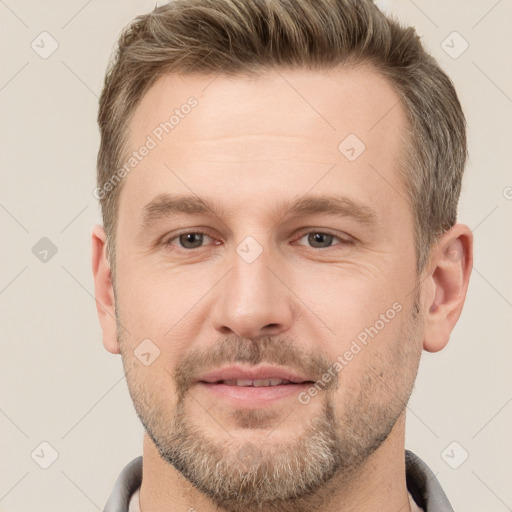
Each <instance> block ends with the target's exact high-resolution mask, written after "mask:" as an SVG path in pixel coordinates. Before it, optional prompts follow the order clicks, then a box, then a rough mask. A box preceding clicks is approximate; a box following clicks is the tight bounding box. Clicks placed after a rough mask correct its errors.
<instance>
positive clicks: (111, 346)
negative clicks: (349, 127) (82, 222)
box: [91, 225, 119, 354]
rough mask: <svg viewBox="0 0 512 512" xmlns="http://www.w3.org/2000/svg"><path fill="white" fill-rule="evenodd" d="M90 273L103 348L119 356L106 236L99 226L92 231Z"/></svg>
mask: <svg viewBox="0 0 512 512" xmlns="http://www.w3.org/2000/svg"><path fill="white" fill-rule="evenodd" d="M91 235H92V273H93V275H94V291H95V299H96V309H97V311H98V317H99V319H100V325H101V330H102V332H103V346H104V347H105V348H106V349H107V350H108V351H109V352H111V353H112V354H119V346H118V342H117V324H116V313H115V301H114V288H113V286H112V279H111V277H112V276H111V273H110V266H109V264H108V258H107V236H106V234H105V230H104V229H103V228H102V227H101V226H98V225H96V226H94V227H93V229H92V233H91Z"/></svg>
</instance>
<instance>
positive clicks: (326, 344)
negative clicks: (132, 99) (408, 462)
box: [92, 66, 472, 512]
mask: <svg viewBox="0 0 512 512" xmlns="http://www.w3.org/2000/svg"><path fill="white" fill-rule="evenodd" d="M191 96H193V97H194V98H196V100H197V105H196V106H195V107H194V108H193V109H192V110H191V111H190V113H189V114H187V115H186V116H183V118H182V119H181V118H180V121H179V123H178V124H177V125H176V126H175V127H174V128H173V129H172V131H171V132H170V133H169V134H166V135H165V136H164V137H163V138H162V141H159V142H158V144H157V145H156V147H154V148H153V149H151V151H150V152H149V153H148V155H147V156H146V157H144V158H143V159H142V161H140V163H138V165H137V167H136V169H134V170H133V171H131V172H130V174H129V175H128V176H127V177H126V178H125V182H124V183H123V185H122V191H121V196H120V203H119V214H118V215H119V216H118V227H117V232H116V258H117V259H116V281H115V294H114V287H113V285H112V276H111V273H110V270H109V265H108V261H107V256H106V250H105V233H104V232H103V229H102V228H101V227H100V226H96V227H95V228H94V230H93V235H92V239H93V240H92V241H93V272H94V276H95V286H96V299H97V303H98V313H99V317H100V322H101V326H102V331H103V342H104V345H105V348H106V349H107V350H108V351H110V352H112V353H114V354H119V353H120V354H121V355H122V360H123V364H124V368H125V372H126V378H127V383H128V387H129V390H130V393H131V396H132V398H133V401H134V405H135V408H136V411H137V414H138V415H139V417H140V419H141V421H142V422H143V424H144V426H145V427H146V431H147V433H146V435H145V438H144V477H143V482H142V487H141V494H140V504H141V509H142V511H143V512H150V511H153V510H166V509H169V510H171V509H172V510H187V509H189V508H190V507H195V508H196V509H197V510H201V511H203V510H204V511H213V510H232V511H241V510H244V511H252V510H283V511H284V510H314V509H317V510H325V511H349V510H358V511H365V510H375V509H376V508H378V510H382V511H385V510H390V511H391V510H393V511H396V510H404V511H405V510H409V508H408V498H407V489H406V485H405V473H404V471H405V468H404V431H405V405H406V403H407V400H408V398H409V395H410V393H411V391H412V388H413V385H414V380H415V377H416V372H417V368H418V364H419V360H420V356H421V352H422V350H423V349H425V350H428V351H431V352H435V351H437V350H440V349H442V348H443V347H444V346H445V345H446V343H447V342H448V338H449V335H450V333H451V331H452V329H453V327H454V325H455V323H456V321H457V319H458V317H459V315H460V312H461V309H462V306H463V302H464V299H465V294H466V290H467V285H468V281H469V275H470V271H471V265H472V235H471V232H470V230H469V229H468V228H467V227H466V226H464V225H461V224H458V225H456V226H454V227H453V228H452V229H451V230H449V231H448V232H446V233H445V234H444V235H443V237H442V238H441V239H440V240H439V242H438V243H437V244H436V245H435V246H434V247H433V248H432V251H431V255H430V260H429V263H428V265H427V267H426V268H425V270H424V271H423V272H422V274H421V275H419V276H418V275H417V273H416V268H415V265H416V254H415V251H414V235H413V214H412V210H411V205H410V204H409V202H408V200H407V195H406V192H405V186H404V183H403V181H402V179H403V178H402V177H401V173H400V159H401V157H402V156H403V153H402V152H403V142H402V137H403V130H406V129H407V119H406V115H405V112H404V110H403V109H402V107H401V106H400V104H399V105H398V106H397V107H396V108H393V109H391V107H392V106H393V105H395V104H397V102H398V101H399V99H398V96H397V95H396V93H395V92H394V91H393V88H392V87H391V86H390V85H389V84H388V83H387V82H386V80H385V79H384V78H382V77H381V76H380V75H379V74H378V73H377V72H376V71H374V70H372V69H371V68H369V67H364V66H358V67H355V68H354V67H352V68H349V67H346V68H340V69H336V70H330V71H318V70H316V71H311V70H298V69H295V70H285V69H280V70H267V71H266V72H265V73H263V74H262V75H261V76H259V77H257V78H247V77H240V76H237V77H231V78H230V77H227V76H223V75H219V76H217V77H213V76H203V75H185V76H181V77H177V76H164V77H162V78H160V79H159V80H158V81H157V82H156V83H155V84H154V85H153V86H152V87H151V89H150V90H149V91H148V92H147V93H146V95H145V96H144V97H143V98H142V101H141V103H140V104H139V106H138V108H137V109H136V111H135V114H134V116H133V118H132V119H131V121H130V127H131V132H130V136H129V139H128V145H127V148H128V150H129V151H128V152H130V151H134V150H137V148H140V146H141V145H142V144H144V142H145V141H146V140H147V137H148V135H150V134H152V133H153V131H154V129H155V127H157V126H158V125H159V124H160V123H161V122H163V121H164V120H166V119H168V118H169V116H170V114H171V113H172V112H173V111H174V110H175V109H177V108H180V106H181V105H183V104H184V103H186V102H187V99H188V98H190V97H191ZM386 112H388V114H387V115H385V116H384V114H385V113H386ZM383 116H384V117H383ZM349 134H356V135H357V137H358V138H359V139H360V140H361V141H363V142H364V144H365V147H366V148H365V150H364V152H362V153H361V154H360V156H359V157H358V158H356V159H355V160H354V161H350V160H349V159H347V158H346V156H345V155H344V154H343V152H342V151H340V150H339V145H340V143H341V142H342V141H343V140H344V139H345V138H346V137H347V136H348V135H349ZM162 194H173V195H187V196H193V197H199V198H203V199H206V200H209V201H211V202H214V203H215V205H216V206H217V208H218V211H215V213H214V212H213V211H211V210H208V211H207V212H204V213H176V212H174V213H173V212H169V211H168V209H167V210H166V209H165V208H163V207H162V206H161V204H162V199H163V196H162ZM320 196H343V197H344V198H346V200H345V203H344V205H345V206H346V205H347V204H348V201H347V199H348V200H349V201H351V203H350V204H351V207H350V208H348V209H347V208H345V210H346V211H345V215H343V216H341V215H333V214H328V213H322V212H319V213H312V212H309V213H307V214H301V215H297V214H295V215H291V214H289V213H287V209H286V205H287V204H289V203H291V202H293V201H295V200H297V199H301V198H318V197H320ZM155 200H156V203H158V204H159V206H153V208H151V209H149V210H150V211H151V212H152V213H153V215H152V216H151V219H149V220H150V222H149V223H148V222H145V211H148V208H147V207H146V206H147V205H148V204H149V203H151V202H152V201H153V205H155V202H154V201H155ZM354 204H356V205H359V206H360V207H361V208H360V209H362V210H364V213H365V214H367V215H366V217H365V218H366V220H363V219H361V218H359V217H357V216H354V215H353V214H354V212H355V208H354V207H353V205H354ZM145 207H146V210H145ZM370 210H371V211H370ZM162 212H163V213H164V214H162ZM157 213H159V215H157ZM368 214H369V215H368ZM147 217H148V216H147V215H146V220H148V219H147ZM370 217H371V218H370ZM197 230H199V231H203V230H204V231H206V233H207V234H206V235H204V237H203V238H202V242H201V237H199V242H198V239H197V238H194V237H193V236H191V235H189V237H181V238H180V237H179V235H184V234H185V233H195V232H197ZM315 233H317V235H315ZM318 233H328V235H324V236H323V237H322V235H318ZM329 234H330V235H333V236H332V237H330V236H329ZM246 237H252V239H253V240H251V241H250V244H251V245H250V246H249V245H245V244H246V243H248V242H247V240H246ZM254 241H256V243H255V242H254ZM192 242H193V243H192ZM242 242H243V243H242ZM241 243H242V245H241V247H242V248H245V249H249V253H250V254H254V251H255V250H256V249H255V247H256V248H258V250H261V254H259V256H258V257H257V258H256V259H255V260H254V261H252V262H250V263H249V262H247V261H246V260H245V259H244V258H243V257H242V256H241V254H243V253H241V252H240V251H239V252H237V247H239V246H240V244H241ZM187 247H188V248H187ZM390 309H392V310H394V312H395V314H393V318H392V319H390V318H389V316H391V313H387V312H389V311H390ZM382 315H384V317H383V316H382ZM379 319H381V323H379V324H377V323H376V322H377V321H378V320H379ZM385 320H387V321H385ZM381 324H382V325H383V327H382V328H380V326H381ZM371 326H374V327H375V326H378V328H377V329H376V330H377V333H376V334H374V336H372V337H369V338H368V341H367V343H366V344H362V343H361V342H359V343H358V345H359V347H360V351H358V352H357V353H356V354H355V355H354V354H353V355H352V357H350V358H349V356H346V352H347V350H348V351H350V349H351V347H352V348H353V347H354V345H353V342H354V340H357V339H358V338H357V337H358V336H359V335H360V334H361V333H362V332H364V331H365V329H368V328H370V327H371ZM144 339H149V340H151V343H152V345H151V346H152V347H153V346H156V347H158V350H159V355H158V357H157V358H156V359H155V360H154V362H152V364H150V365H148V366H146V365H145V364H143V363H141V361H140V360H139V359H138V358H137V357H136V349H137V347H138V346H139V344H140V343H141V341H142V340H144ZM152 350H154V349H152ZM134 351H135V353H134ZM353 352H355V350H353ZM340 357H341V358H343V361H344V363H343V365H342V368H341V369H339V367H336V368H337V369H336V370H333V369H332V368H333V365H334V363H335V362H336V361H338V362H339V361H340ZM228 363H229V364H231V363H233V364H235V363H236V364H238V365H239V366H240V367H244V368H250V367H253V366H254V365H261V364H263V363H270V364H274V365H277V366H281V367H284V368H288V369H290V370H293V371H295V372H296V373H299V374H300V375H303V376H307V377H308V380H311V381H313V382H315V381H318V380H321V379H322V376H323V375H324V374H325V372H326V371H328V370H329V368H331V376H332V379H331V380H330V382H329V384H328V385H325V387H324V388H323V389H321V390H320V391H319V392H318V393H317V394H316V395H315V396H310V400H309V401H308V402H307V403H303V402H304V400H302V402H301V400H299V397H298V392H297V393H296V394H294V395H292V396H289V397H286V398H283V399H281V400H279V401H277V402H275V403H274V404H271V405H270V406H268V407H263V408H262V407H257V406H256V405H254V406H251V405H249V406H245V407H234V406H233V405H232V404H231V403H230V402H228V401H227V400H225V399H222V398H218V397H216V396H214V395H213V394H212V393H211V391H209V390H207V389H204V387H201V386H200V385H198V384H197V383H196V382H195V378H196V377H197V376H198V375H201V374H204V373H205V372H207V371H211V370H215V369H218V368H220V367H221V366H225V365H226V364H228ZM171 505H172V507H171Z"/></svg>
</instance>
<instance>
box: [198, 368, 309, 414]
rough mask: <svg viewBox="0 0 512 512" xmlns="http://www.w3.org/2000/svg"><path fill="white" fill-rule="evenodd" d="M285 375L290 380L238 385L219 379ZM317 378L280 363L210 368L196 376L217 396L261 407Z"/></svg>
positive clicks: (294, 394) (238, 404)
mask: <svg viewBox="0 0 512 512" xmlns="http://www.w3.org/2000/svg"><path fill="white" fill-rule="evenodd" d="M272 378H277V379H282V380H287V381H290V382H289V383H288V384H277V385H276V386H259V387H257V386H236V385H229V384H224V383H222V382H219V381H225V380H232V379H236V380H238V379H240V380H263V379H272ZM313 383H314V381H313V379H311V378H309V377H308V376H303V375H299V374H298V373H296V372H294V371H292V370H289V369H287V368H282V367H279V366H259V367H252V368H243V367H240V366H229V367H224V368H221V369H218V370H214V371H211V372H208V373H206V374H204V375H202V376H201V377H199V378H198V379H197V380H196V383H195V384H196V385H197V386H198V388H200V389H202V390H204V391H205V392H206V393H208V394H210V396H211V395H213V396H214V397H215V398H216V399H217V400H218V399H220V400H223V401H227V402H228V403H229V404H230V405H232V406H234V407H238V408H243V409H260V408H265V407H270V406H271V405H273V404H274V403H276V402H278V401H281V400H283V399H285V398H288V399H290V398H293V397H295V398H297V397H298V395H299V393H301V392H303V391H305V390H306V389H307V388H309V387H310V386H312V385H313Z"/></svg>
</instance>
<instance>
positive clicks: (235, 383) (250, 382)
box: [222, 378, 290, 387]
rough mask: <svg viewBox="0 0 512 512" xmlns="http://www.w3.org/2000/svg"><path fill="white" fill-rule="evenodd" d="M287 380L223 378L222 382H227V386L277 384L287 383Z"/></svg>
mask: <svg viewBox="0 0 512 512" xmlns="http://www.w3.org/2000/svg"><path fill="white" fill-rule="evenodd" d="M289 382H290V381H289V380H285V379H277V378H275V379H259V380H247V379H229V380H223V381H222V384H227V385H228V386H254V387H260V386H277V385H279V384H289Z"/></svg>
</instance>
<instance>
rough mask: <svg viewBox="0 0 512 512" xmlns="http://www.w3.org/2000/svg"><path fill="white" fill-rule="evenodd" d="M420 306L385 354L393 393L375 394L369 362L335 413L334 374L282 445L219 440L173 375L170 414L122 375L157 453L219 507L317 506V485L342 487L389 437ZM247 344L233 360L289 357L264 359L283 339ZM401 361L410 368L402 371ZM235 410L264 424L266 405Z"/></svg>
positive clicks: (249, 510)
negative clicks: (316, 407) (315, 406)
mask: <svg viewBox="0 0 512 512" xmlns="http://www.w3.org/2000/svg"><path fill="white" fill-rule="evenodd" d="M417 311H418V305H417V303H416V302H415V304H414V306H413V311H412V315H411V316H410V319H409V320H410V323H409V324H407V322H406V324H407V325H408V326H409V328H408V329H405V330H404V329H402V331H401V332H400V334H399V336H398V337H399V339H398V340H397V342H395V343H394V344H393V347H394V348H393V349H392V350H393V351H394V352H393V353H392V354H390V357H389V364H390V367H389V368H387V370H388V373H389V372H395V373H396V372H398V374H397V375H396V376H395V378H396V379H402V380H400V382H398V385H396V386H395V392H394V394H392V396H391V397H386V399H385V400H379V399H378V398H376V397H378V396H379V393H380V396H382V394H383V393H385V392H386V389H385V386H383V383H382V382H380V381H381V380H382V377H381V376H379V374H378V373H377V372H376V371H375V370H374V369H372V368H371V367H368V369H367V371H366V373H365V374H364V375H363V376H362V377H361V380H360V381H359V382H358V386H359V389H355V390H354V389H352V390H350V391H349V390H345V396H344V400H345V404H344V405H345V408H344V410H343V414H342V416H341V417H340V415H339V414H338V416H337V414H336V402H335V391H336V388H337V379H336V385H335V386H334V385H333V386H332V387H331V388H330V389H327V390H326V391H325V392H323V393H321V394H320V395H319V396H317V397H315V400H322V401H323V402H322V405H321V410H320V412H319V413H317V414H316V416H315V417H313V418H312V419H311V420H310V421H309V425H308V426H307V427H306V428H305V429H304V432H303V434H302V435H300V436H299V437H296V438H295V439H294V440H293V441H291V442H287V443H286V444H284V443H283V444H280V445H277V444H276V443H273V442H272V439H271V436H268V438H265V439H266V441H265V442H261V443H257V445H255V444H252V443H250V442H244V441H241V440H240V439H239V438H234V437H232V436H231V435H229V436H228V435H227V434H226V440H224V441H219V440H218V436H217V438H216V439H214V438H213V437H212V435H210V434H209V432H208V430H207V429H205V428H202V427H201V425H200V424H197V422H196V423H193V422H192V420H191V415H190V413H189V411H188V409H187V405H188V404H189V403H192V402H193V399H192V398H191V397H188V396H187V387H186V385H185V384H184V383H183V382H182V383H181V384H180V382H179V379H177V378H176V376H175V380H177V382H176V384H177V387H176V389H177V402H176V408H175V411H174V415H173V417H172V421H169V416H166V411H165V408H164V407H161V406H159V405H158V404H162V401H161V400H160V399H159V398H158V397H156V396H155V395H154V394H153V395H152V394H151V390H149V389H143V388H142V387H141V386H140V383H138V382H136V379H135V378H132V379H130V378H129V376H128V374H127V380H128V385H129V389H130V394H131V396H132V399H133V402H134V405H135V409H136V411H137V414H138V416H139V418H140V420H141V422H142V424H143V425H144V428H145V430H146V432H147V433H148V435H149V437H150V438H151V440H152V441H153V443H154V444H155V446H156V448H157V450H158V452H159V454H160V456H161V457H162V459H163V460H164V461H166V462H167V463H168V464H170V465H172V466H173V467H174V468H175V469H176V470H177V471H179V472H180V473H181V474H182V475H183V476H184V477H185V478H186V479H187V480H188V481H189V482H191V483H192V484H193V485H194V486H195V487H196V488H197V489H198V490H199V491H201V492H202V493H203V494H205V495H206V496H208V497H209V498H210V499H211V501H212V502H213V503H215V504H216V505H217V507H219V508H220V509H221V510H225V511H227V512H256V511H276V512H277V511H281V512H288V511H290V512H291V511H295V512H302V511H306V510H307V511H308V512H310V511H311V510H318V509H319V507H320V508H321V506H322V503H323V501H324V498H323V493H322V490H323V489H325V488H326V487H327V486H328V485H329V483H332V482H333V481H334V480H336V485H337V487H339V485H342V484H343V482H344V481H349V480H350V479H351V478H354V475H356V474H357V472H358V470H360V469H361V467H362V466H363V464H364V462H365V461H367V459H368V457H370V455H372V454H373V453H374V452H375V451H376V450H377V449H378V448H379V447H380V446H381V445H382V443H383V442H384V441H385V440H386V439H387V438H388V436H389V434H390V433H391V430H392V429H393V426H394V425H395V423H396V421H397V420H398V418H399V417H400V415H401V414H402V412H403V411H404V409H405V406H406V404H407V401H408V399H409V396H410V393H411V391H412V387H413V384H414V379H415V377H416V372H417V366H418V363H419V355H418V354H417V353H416V352H415V351H414V350H413V349H412V348H411V347H412V346H413V345H414V343H413V340H412V338H411V335H412V336H414V334H415V332H414V331H415V329H414V327H416V326H418V324H417V322H416V320H417V318H416V315H415V314H414V313H415V312H416V313H417ZM411 326H412V327H411ZM226 342H228V340H226ZM267 342H268V343H267ZM244 343H245V342H242V341H240V342H239V343H238V346H237V349H236V351H234V352H231V357H230V359H229V360H230V361H231V362H251V363H252V364H257V363H259V362H263V361H268V362H272V363H279V362H280V363H281V364H286V359H287V357H286V355H285V352H282V354H281V355H282V358H281V359H282V360H284V362H283V361H282V360H281V361H279V360H278V359H279V358H277V357H270V358H269V359H266V358H265V353H266V349H267V348H268V349H269V353H270V354H271V353H272V350H273V349H272V348H271V347H274V348H275V347H276V346H278V345H276V344H279V343H280V340H275V339H268V340H262V342H261V343H260V342H258V343H254V342H248V343H247V344H244ZM283 343H284V345H283V344H281V345H279V346H281V347H282V346H288V347H289V349H291V350H293V348H292V347H293V345H286V343H285V342H284V340H283ZM232 346H233V345H230V344H229V343H226V344H225V345H224V347H225V348H226V350H227V352H226V354H227V353H228V352H229V347H232ZM278 351H279V350H278ZM122 354H123V362H124V364H125V370H128V367H129V365H130V364H131V365H133V364H134V362H133V357H132V358H130V359H131V361H130V360H129V358H128V357H126V358H125V352H124V351H122ZM241 354H243V356H241ZM274 355H275V354H274ZM226 361H227V359H226ZM318 364H319V365H320V366H321V365H322V364H325V361H321V360H319V361H318ZM404 368H406V369H407V370H406V371H405V372H404V374H400V371H403V369H404ZM318 369H319V370H320V367H319V368H318ZM381 369H382V368H381ZM323 370H325V368H323V369H322V370H321V371H323ZM127 373H128V372H127ZM134 373H136V372H134ZM381 375H382V373H381ZM379 379H380V380H379ZM341 380H342V382H343V379H341ZM350 392H351V393H352V395H351V396H349V395H350ZM300 407H307V406H306V405H301V404H299V403H298V404H297V408H300ZM299 413H300V410H299ZM236 415H238V419H239V420H240V422H241V423H243V422H245V426H246V427H249V426H250V425H251V423H253V424H254V423H257V422H258V421H259V420H261V421H262V422H263V423H264V421H265V418H266V416H265V411H262V412H261V413H259V412H258V411H256V410H254V411H239V412H237V413H235V416H236ZM259 416H260V417H259ZM267 419H268V417H267ZM285 421H286V420H285ZM278 425H279V423H278V422H277V421H276V422H275V424H274V428H276V426H277V428H279V427H278ZM239 426H240V424H239ZM261 426H262V425H261V424H260V425H259V428H261ZM271 430H272V429H271ZM267 440H268V442H267Z"/></svg>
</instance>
